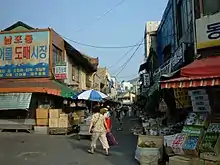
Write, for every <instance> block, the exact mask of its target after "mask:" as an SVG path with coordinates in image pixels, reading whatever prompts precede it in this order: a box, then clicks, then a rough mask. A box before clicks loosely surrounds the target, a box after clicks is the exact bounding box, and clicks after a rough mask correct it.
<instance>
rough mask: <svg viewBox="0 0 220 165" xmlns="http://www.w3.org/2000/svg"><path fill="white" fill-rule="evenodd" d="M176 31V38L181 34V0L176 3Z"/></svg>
mask: <svg viewBox="0 0 220 165" xmlns="http://www.w3.org/2000/svg"><path fill="white" fill-rule="evenodd" d="M176 12H177V33H178V40H179V39H180V38H181V37H182V35H183V30H182V28H183V24H182V0H181V1H179V3H178V4H177V9H176Z"/></svg>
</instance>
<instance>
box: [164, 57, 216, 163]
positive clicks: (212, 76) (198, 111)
mask: <svg viewBox="0 0 220 165" xmlns="http://www.w3.org/2000/svg"><path fill="white" fill-rule="evenodd" d="M219 62H220V57H208V58H206V59H199V60H195V61H194V62H193V63H191V64H189V65H188V66H186V67H184V68H182V69H181V71H180V77H179V78H175V79H171V80H167V81H162V82H161V88H168V89H173V90H176V88H181V90H185V91H188V96H189V97H190V101H191V113H189V114H188V117H187V119H186V120H185V123H184V127H183V129H182V132H181V133H179V134H176V135H175V136H174V139H173V140H172V143H171V144H170V146H171V148H172V150H173V152H174V155H178V156H173V157H170V158H169V161H170V162H169V163H170V164H172V165H174V164H180V163H183V162H184V163H185V164H186V165H188V164H192V162H194V164H195V165H196V164H201V163H202V164H205V165H206V164H211V165H216V164H218V163H219V162H220V136H219V125H220V110H219V108H220V100H219V99H220V97H219V95H220V88H219V85H220V67H219ZM177 99H179V98H177ZM181 104H182V105H184V104H188V103H184V102H182V103H181Z"/></svg>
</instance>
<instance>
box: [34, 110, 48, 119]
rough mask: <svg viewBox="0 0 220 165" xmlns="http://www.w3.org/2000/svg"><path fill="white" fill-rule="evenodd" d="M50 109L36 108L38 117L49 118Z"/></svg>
mask: <svg viewBox="0 0 220 165" xmlns="http://www.w3.org/2000/svg"><path fill="white" fill-rule="evenodd" d="M48 113H49V110H48V109H44V108H38V109H36V118H37V119H47V118H48Z"/></svg>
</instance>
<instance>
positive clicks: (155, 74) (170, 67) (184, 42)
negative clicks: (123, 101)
mask: <svg viewBox="0 0 220 165" xmlns="http://www.w3.org/2000/svg"><path fill="white" fill-rule="evenodd" d="M193 8H194V5H193V3H192V1H191V0H178V1H176V0H169V1H168V4H167V6H166V9H165V11H164V13H163V17H162V20H161V21H160V24H159V27H158V29H157V32H156V50H154V49H153V48H151V51H152V53H151V54H150V55H149V57H148V58H149V59H147V61H146V63H145V64H144V68H145V70H146V71H147V72H146V73H141V75H140V79H141V81H142V82H141V84H142V88H141V89H143V90H142V91H144V92H145V95H146V92H147V93H148V95H151V94H152V93H153V92H154V91H155V90H157V89H158V87H159V84H158V83H159V81H160V78H161V76H163V75H169V74H171V73H172V72H175V71H177V70H178V69H179V68H181V67H183V66H185V65H187V64H188V63H190V62H192V60H193V59H194V56H195V51H194V50H195V35H194V34H195V33H194V32H195V20H194V14H193V11H194V10H193ZM142 67H143V65H142ZM142 70H143V69H142ZM139 71H140V70H139ZM144 87H145V88H144Z"/></svg>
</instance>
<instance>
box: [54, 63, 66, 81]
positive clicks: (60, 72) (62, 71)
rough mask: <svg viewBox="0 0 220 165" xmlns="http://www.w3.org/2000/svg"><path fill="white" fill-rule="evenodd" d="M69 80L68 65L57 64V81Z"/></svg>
mask: <svg viewBox="0 0 220 165" xmlns="http://www.w3.org/2000/svg"><path fill="white" fill-rule="evenodd" d="M66 78H67V68H66V64H57V65H56V67H55V79H57V80H63V79H66Z"/></svg>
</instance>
